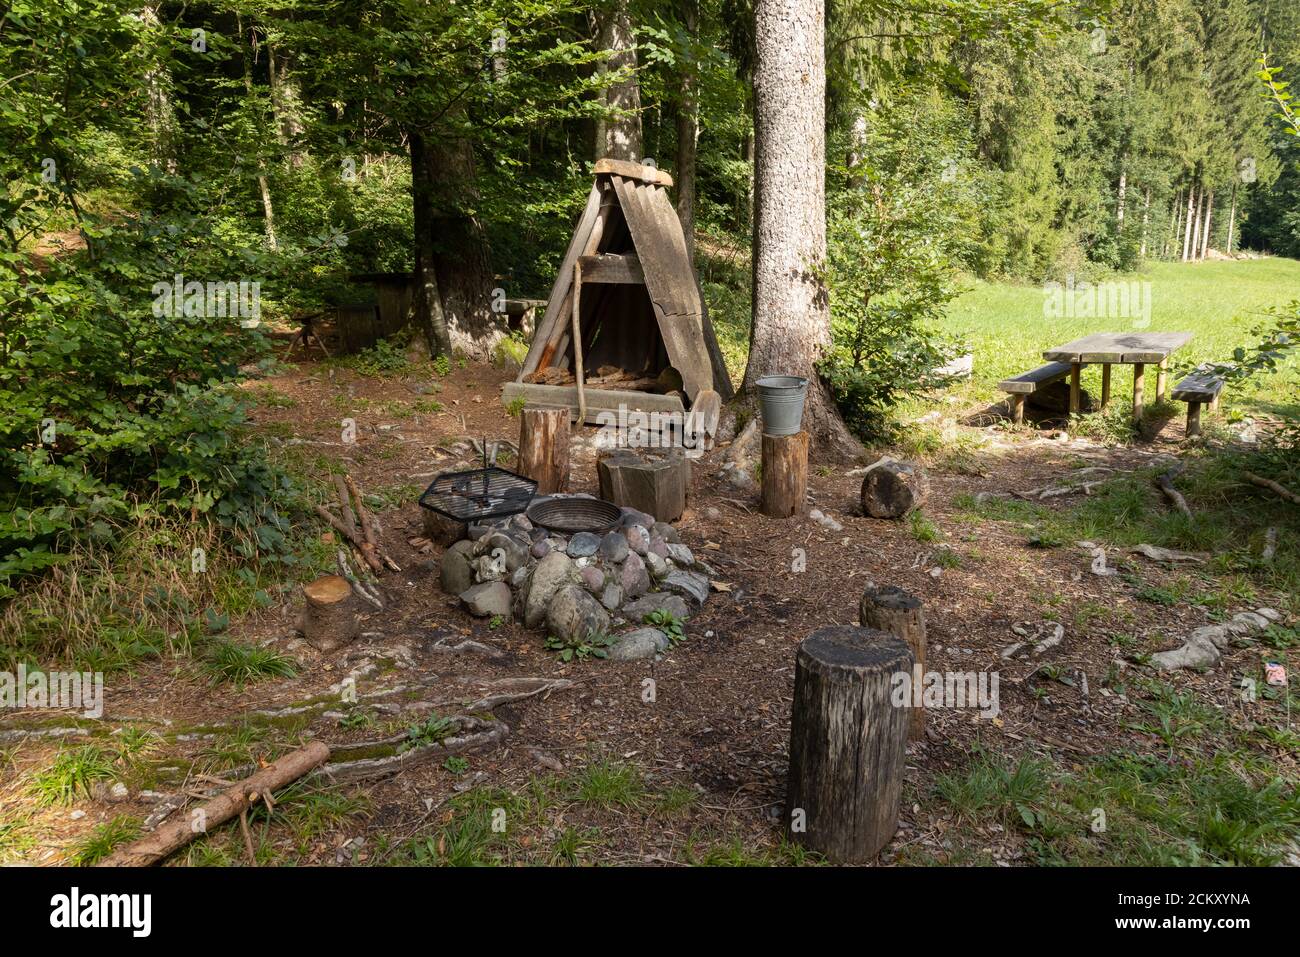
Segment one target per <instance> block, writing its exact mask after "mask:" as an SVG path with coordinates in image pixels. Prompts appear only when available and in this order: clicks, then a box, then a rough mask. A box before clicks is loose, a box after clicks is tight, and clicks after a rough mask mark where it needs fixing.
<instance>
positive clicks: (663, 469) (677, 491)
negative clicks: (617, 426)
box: [596, 449, 691, 522]
mask: <svg viewBox="0 0 1300 957" xmlns="http://www.w3.org/2000/svg"><path fill="white" fill-rule="evenodd" d="M596 480H597V481H598V482H599V483H600V497H601V498H603V499H604V500H605V501H607V502H613V503H614V504H615V505H623V506H626V507H627V508H635V509H637V510H638V511H641V512H645V513H646V514H648V515H653V516H654V517H655V518H656V519H657V520H659V521H661V522H675V521H677V520H678V519H679V518H681V517H682V512H684V511H686V492H687V490H688V489H689V488H690V484H691V461H690V459H688V458H687V457H686V456H685V454H683V452H682V451H681V449H669V450H667V451H666V452H663V453H660V454H652V453H651V452H649V451H646V452H645V454H641V453H639V452H634V451H633V450H632V449H613V450H611V451H608V452H603V453H601V455H600V457H599V458H598V459H597V460H596Z"/></svg>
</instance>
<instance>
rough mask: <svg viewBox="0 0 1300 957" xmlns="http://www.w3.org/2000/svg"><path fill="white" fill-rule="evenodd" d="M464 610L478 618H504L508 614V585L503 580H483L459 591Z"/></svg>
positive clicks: (509, 599)
mask: <svg viewBox="0 0 1300 957" xmlns="http://www.w3.org/2000/svg"><path fill="white" fill-rule="evenodd" d="M460 600H461V601H462V602H464V604H465V608H466V610H467V611H468V612H469V613H470V614H471V615H475V616H477V617H479V618H495V617H496V616H498V615H500V616H501V617H502V618H505V617H506V616H508V615H509V614H510V601H511V597H510V586H509V585H507V584H506V583H505V582H483V583H482V584H480V585H473V586H471V587H470V588H467V589H465V591H464V592H462V593H461V596H460Z"/></svg>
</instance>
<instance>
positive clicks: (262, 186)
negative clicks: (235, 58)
mask: <svg viewBox="0 0 1300 957" xmlns="http://www.w3.org/2000/svg"><path fill="white" fill-rule="evenodd" d="M235 25H236V27H237V28H238V29H239V43H240V47H239V53H240V59H242V60H243V64H244V89H245V90H246V91H247V92H248V95H249V97H250V98H251V97H252V95H253V66H252V64H251V63H250V62H249V60H248V53H247V52H246V51H245V50H244V47H243V43H244V19H243V17H241V16H238V15H237V16H236V17H235ZM257 190H258V192H259V193H260V194H261V197H262V215H263V216H264V218H265V221H264V224H263V225H264V228H265V230H266V248H267V249H269V250H271V252H276V251H277V250H278V249H279V248H280V244H279V242H278V241H277V240H276V238H275V206H274V205H273V204H272V202H271V182H270V180H269V179H268V178H267V176H266V163H265V162H264V161H262V160H260V159H259V160H258V162H257Z"/></svg>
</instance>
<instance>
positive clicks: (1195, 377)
mask: <svg viewBox="0 0 1300 957" xmlns="http://www.w3.org/2000/svg"><path fill="white" fill-rule="evenodd" d="M1222 391H1223V377H1222V376H1217V375H1215V374H1214V373H1213V372H1212V371H1211V370H1210V368H1209V367H1208V366H1201V367H1199V368H1198V369H1196V370H1195V371H1194V372H1192V373H1191V374H1190V375H1187V376H1184V377H1183V378H1182V379H1181V380H1180V381H1179V382H1178V384H1177V385H1175V386H1174V391H1173V396H1172V397H1173V398H1174V399H1176V400H1177V401H1179V402H1186V403H1187V437H1188V438H1191V437H1192V436H1194V435H1200V434H1201V406H1202V405H1209V407H1210V410H1211V411H1213V410H1214V409H1216V408H1218V406H1219V393H1220V392H1222Z"/></svg>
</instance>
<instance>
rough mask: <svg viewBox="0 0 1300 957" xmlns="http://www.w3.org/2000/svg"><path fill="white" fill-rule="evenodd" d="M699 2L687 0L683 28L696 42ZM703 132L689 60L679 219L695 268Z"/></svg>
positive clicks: (682, 103)
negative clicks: (698, 165) (697, 162)
mask: <svg viewBox="0 0 1300 957" xmlns="http://www.w3.org/2000/svg"><path fill="white" fill-rule="evenodd" d="M695 4H696V0H686V4H685V8H684V10H683V11H682V25H683V26H684V27H685V28H686V35H687V36H688V37H690V38H691V39H692V40H694V39H695V34H696V30H697V16H698V14H697V11H696V6H695ZM699 133H700V118H699V101H698V100H697V99H696V95H695V60H694V57H693V56H690V57H687V58H686V59H685V60H684V62H683V63H682V66H681V77H680V81H679V87H678V103H677V218H678V219H680V220H681V222H682V233H683V235H685V237H686V252H687V254H688V255H689V256H690V260H691V268H692V269H693V268H695V157H696V140H697V138H698V136H699Z"/></svg>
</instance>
